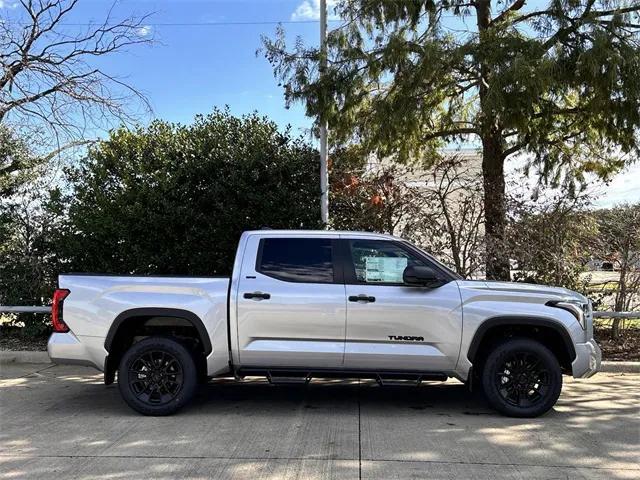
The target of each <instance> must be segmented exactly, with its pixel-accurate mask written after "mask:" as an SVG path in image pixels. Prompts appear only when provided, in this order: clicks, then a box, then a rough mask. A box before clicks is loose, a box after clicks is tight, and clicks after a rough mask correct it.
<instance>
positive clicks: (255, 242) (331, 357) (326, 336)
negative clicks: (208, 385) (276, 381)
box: [235, 233, 346, 368]
mask: <svg viewBox="0 0 640 480" xmlns="http://www.w3.org/2000/svg"><path fill="white" fill-rule="evenodd" d="M337 242H338V236H337V235H330V234H329V235H328V234H322V235H317V236H313V235H306V236H302V235H301V236H296V235H295V234H293V235H290V236H282V235H280V236H277V234H274V235H273V236H270V235H269V234H268V233H265V234H264V235H263V234H256V235H253V236H251V237H250V238H249V240H248V242H247V245H246V248H245V255H244V257H243V261H242V270H241V272H240V279H239V281H238V292H237V294H236V296H235V298H236V299H237V300H236V301H237V322H238V323H237V334H238V339H237V342H238V356H239V362H240V365H242V366H243V367H269V366H273V367H314V368H339V367H341V366H342V364H343V361H344V341H345V323H346V298H345V286H344V283H343V276H342V269H341V268H337V267H336V265H337V262H336V257H337V255H336V251H337ZM247 252H252V253H247Z"/></svg>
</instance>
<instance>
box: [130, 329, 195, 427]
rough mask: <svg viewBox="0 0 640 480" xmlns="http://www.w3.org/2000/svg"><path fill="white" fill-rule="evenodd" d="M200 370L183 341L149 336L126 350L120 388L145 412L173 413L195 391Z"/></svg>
mask: <svg viewBox="0 0 640 480" xmlns="http://www.w3.org/2000/svg"><path fill="white" fill-rule="evenodd" d="M197 383H198V379H197V369H196V365H195V362H194V361H193V357H192V356H191V354H190V353H189V351H188V350H187V349H186V348H185V347H184V346H183V345H182V344H180V343H178V342H177V341H175V340H172V339H171V338H166V337H148V338H145V339H144V340H141V341H139V342H137V343H135V344H133V345H132V346H131V348H129V350H127V351H126V353H125V354H124V356H123V357H122V360H121V361H120V367H119V368H118V388H119V389H120V393H121V394H122V398H123V399H124V401H125V402H127V404H128V405H129V406H130V407H131V408H133V409H134V410H136V411H137V412H140V413H142V414H144V415H170V414H172V413H174V412H175V411H177V410H178V409H180V408H182V407H183V406H184V405H185V404H186V403H187V402H189V400H191V398H192V397H193V395H194V394H195V391H196V385H197Z"/></svg>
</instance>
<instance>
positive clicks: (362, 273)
mask: <svg viewBox="0 0 640 480" xmlns="http://www.w3.org/2000/svg"><path fill="white" fill-rule="evenodd" d="M59 287H60V288H59V289H57V290H56V292H55V295H54V300H53V310H52V321H53V328H54V333H53V334H52V335H51V338H50V340H49V344H48V351H49V356H50V357H51V359H52V360H53V361H54V362H57V363H75V364H82V365H91V366H93V367H96V368H97V369H99V370H101V371H104V381H105V383H106V384H110V383H112V382H114V380H115V377H116V373H117V375H118V385H119V389H120V392H121V393H122V396H123V398H124V400H125V401H126V402H127V403H128V404H129V405H130V406H131V407H132V408H133V409H135V410H137V411H138V412H140V413H143V414H147V415H167V414H170V413H173V412H175V411H176V410H178V409H179V408H180V407H182V406H183V405H185V404H186V403H187V402H188V401H189V400H190V399H191V398H192V396H193V395H194V393H195V390H196V388H197V385H198V383H200V382H206V381H207V379H209V378H212V377H235V378H237V379H241V378H243V377H245V376H248V375H251V376H255V375H260V376H266V377H267V378H268V379H269V381H271V382H273V383H278V382H285V381H286V382H291V381H300V382H308V381H309V380H310V379H311V378H312V377H322V378H327V377H338V378H345V377H346V378H349V377H358V378H374V379H376V380H378V382H379V383H381V384H384V383H385V382H393V381H398V380H406V381H415V382H420V381H423V380H424V381H438V380H440V381H443V380H446V379H447V378H449V377H455V378H457V379H459V380H460V381H463V382H467V383H468V384H469V385H470V386H471V387H472V388H473V389H480V390H481V391H483V392H484V394H485V395H486V397H487V399H488V401H489V403H490V404H491V405H492V406H493V407H494V408H495V409H496V410H498V411H500V412H502V413H503V414H506V415H511V416H516V417H531V416H537V415H540V414H542V413H544V412H546V411H547V410H549V409H550V408H551V407H552V406H553V405H554V404H555V402H556V400H557V399H558V396H559V395H560V390H561V388H562V374H572V375H573V376H574V377H579V378H584V377H589V376H591V375H593V374H594V373H595V372H596V371H597V370H598V368H599V366H600V349H599V347H598V345H597V344H596V342H595V341H594V339H593V319H592V310H591V303H590V302H589V300H588V299H587V298H585V297H584V296H582V295H580V294H578V293H575V292H572V291H569V290H566V289H563V288H552V287H545V286H540V285H528V284H522V283H503V282H490V281H469V280H463V279H462V278H460V277H459V276H458V275H456V274H455V273H454V272H452V271H451V270H449V269H448V268H446V267H445V266H443V265H442V264H440V263H439V262H437V261H436V260H435V259H434V258H433V257H431V256H430V255H429V254H427V253H425V252H423V251H421V250H420V249H418V248H416V247H415V246H413V245H411V244H410V243H408V242H406V241H404V240H402V239H400V238H396V237H392V236H388V235H379V234H372V233H357V232H336V231H278V230H261V231H250V232H245V233H244V234H243V235H242V237H241V239H240V242H239V245H238V250H237V253H236V258H235V264H234V267H233V275H232V277H231V278H215V277H202V278H200V277H198V278H193V277H184V278H183V277H160V276H157V277H150V276H109V275H94V274H71V275H61V276H60V279H59Z"/></svg>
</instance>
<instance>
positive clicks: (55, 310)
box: [51, 288, 71, 333]
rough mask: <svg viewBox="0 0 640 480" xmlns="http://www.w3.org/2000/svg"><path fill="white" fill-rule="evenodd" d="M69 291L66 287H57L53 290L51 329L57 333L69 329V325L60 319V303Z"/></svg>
mask: <svg viewBox="0 0 640 480" xmlns="http://www.w3.org/2000/svg"><path fill="white" fill-rule="evenodd" d="M70 293H71V292H70V291H69V290H67V289H66V288H58V289H56V291H55V292H53V305H51V323H52V324H53V331H54V332H58V333H65V332H68V331H69V327H68V326H67V324H66V323H64V320H63V319H62V304H63V303H64V299H65V298H67V296H68V295H69V294H70Z"/></svg>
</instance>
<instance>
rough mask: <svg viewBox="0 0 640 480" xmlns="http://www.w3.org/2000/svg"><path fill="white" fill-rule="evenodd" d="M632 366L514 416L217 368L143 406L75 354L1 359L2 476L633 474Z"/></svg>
mask: <svg viewBox="0 0 640 480" xmlns="http://www.w3.org/2000/svg"><path fill="white" fill-rule="evenodd" d="M639 463H640V375H637V374H602V373H601V374H598V375H597V376H595V377H594V378H592V379H589V380H581V381H576V380H572V379H569V378H567V377H565V387H564V390H563V394H562V396H561V398H560V401H559V402H558V404H557V406H556V407H555V408H554V410H553V411H551V412H549V413H548V414H547V415H545V416H544V417H542V418H537V419H525V420H521V419H511V418H505V417H502V416H499V415H497V414H496V413H494V412H492V411H491V410H490V409H488V408H487V406H486V405H485V404H484V402H483V401H482V400H479V399H477V398H475V397H471V396H469V394H468V393H467V392H466V389H465V388H464V386H463V385H461V384H459V383H457V382H455V381H450V382H447V383H445V384H437V383H434V384H425V385H422V386H421V387H418V388H416V387H384V388H381V387H378V386H377V385H376V384H375V383H373V382H358V381H353V382H350V381H335V380H326V381H321V382H313V383H312V384H311V385H309V386H308V387H305V386H271V385H268V384H266V383H265V382H264V381H262V380H253V381H248V382H244V383H239V384H237V383H231V382H224V381H220V382H215V383H211V384H209V385H207V386H206V387H203V388H202V389H201V391H200V393H199V395H198V397H197V398H196V400H195V402H194V403H193V404H192V405H191V406H189V407H187V408H186V409H185V410H183V411H182V412H181V413H179V414H178V415H175V416H172V417H163V418H152V417H143V416H140V415H138V414H136V413H135V412H133V411H131V410H130V409H129V408H128V407H127V406H126V405H125V404H124V403H123V401H122V400H121V399H120V396H119V393H118V390H117V386H115V385H112V386H109V387H105V386H104V385H102V376H101V374H99V373H97V372H96V371H94V370H92V369H89V368H83V367H68V366H51V365H20V364H9V365H0V479H5V478H6V479H28V478H29V479H30V478H38V479H39V478H56V479H129V478H153V479H169V478H188V479H196V478H198V479H199V478H203V479H204V478H216V479H231V478H234V479H236V478H247V479H252V480H253V479H281V478H283V479H305V480H306V479H316V478H317V479H321V478H322V479H325V478H337V479H343V478H344V479H359V478H363V479H391V478H429V479H466V478H474V479H490V478H495V479H511V478H523V479H524V478H526V479H532V478H533V479H543V478H545V479H546V478H572V479H573V478H576V479H578V478H585V479H618V478H640V465H639Z"/></svg>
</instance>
